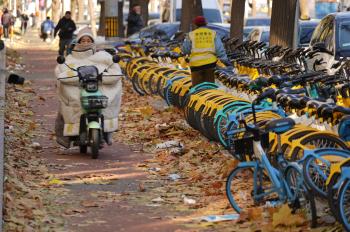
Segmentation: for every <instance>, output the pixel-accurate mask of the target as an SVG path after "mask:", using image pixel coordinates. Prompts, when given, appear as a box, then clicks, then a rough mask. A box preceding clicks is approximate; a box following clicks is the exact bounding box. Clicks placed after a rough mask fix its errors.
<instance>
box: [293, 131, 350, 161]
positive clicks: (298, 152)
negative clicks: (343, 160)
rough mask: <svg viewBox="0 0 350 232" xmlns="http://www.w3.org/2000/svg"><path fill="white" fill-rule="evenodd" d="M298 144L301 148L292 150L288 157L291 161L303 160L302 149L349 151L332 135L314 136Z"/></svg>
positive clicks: (341, 141) (342, 142)
mask: <svg viewBox="0 0 350 232" xmlns="http://www.w3.org/2000/svg"><path fill="white" fill-rule="evenodd" d="M300 144H301V145H302V146H303V147H300V146H297V147H295V148H294V149H293V151H292V155H291V156H290V157H291V158H292V160H300V159H301V158H303V155H304V151H303V150H304V149H303V148H311V149H315V148H339V149H344V150H347V149H349V148H348V146H347V145H346V143H345V142H344V141H343V140H341V139H340V138H338V137H335V136H334V135H332V134H327V133H325V134H316V135H312V136H309V137H306V138H304V139H302V141H301V142H300Z"/></svg>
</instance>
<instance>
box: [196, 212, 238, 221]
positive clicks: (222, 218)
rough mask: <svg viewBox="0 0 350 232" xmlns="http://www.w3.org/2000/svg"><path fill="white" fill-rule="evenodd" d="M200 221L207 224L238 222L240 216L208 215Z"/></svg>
mask: <svg viewBox="0 0 350 232" xmlns="http://www.w3.org/2000/svg"><path fill="white" fill-rule="evenodd" d="M198 219H199V220H200V221H205V222H222V221H231V220H238V219H239V214H236V213H235V214H225V215H208V216H203V217H200V218H198Z"/></svg>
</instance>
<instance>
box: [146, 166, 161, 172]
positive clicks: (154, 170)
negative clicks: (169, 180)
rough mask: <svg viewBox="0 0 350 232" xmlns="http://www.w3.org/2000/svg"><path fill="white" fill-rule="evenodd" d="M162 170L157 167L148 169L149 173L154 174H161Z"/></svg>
mask: <svg viewBox="0 0 350 232" xmlns="http://www.w3.org/2000/svg"><path fill="white" fill-rule="evenodd" d="M160 170H161V168H156V167H152V168H149V169H148V171H152V172H159V171H160Z"/></svg>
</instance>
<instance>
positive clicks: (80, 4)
mask: <svg viewBox="0 0 350 232" xmlns="http://www.w3.org/2000/svg"><path fill="white" fill-rule="evenodd" d="M77 1H78V20H77V21H78V22H82V21H84V10H85V9H84V0H77Z"/></svg>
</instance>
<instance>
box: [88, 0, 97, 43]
mask: <svg viewBox="0 0 350 232" xmlns="http://www.w3.org/2000/svg"><path fill="white" fill-rule="evenodd" d="M88 6H89V15H90V24H91V30H92V34H93V35H94V36H95V37H96V34H97V33H96V18H95V4H94V1H93V0H88Z"/></svg>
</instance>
